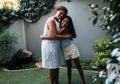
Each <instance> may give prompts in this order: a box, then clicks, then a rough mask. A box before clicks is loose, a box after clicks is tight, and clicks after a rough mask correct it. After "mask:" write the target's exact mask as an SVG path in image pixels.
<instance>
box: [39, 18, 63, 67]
mask: <svg viewBox="0 0 120 84" xmlns="http://www.w3.org/2000/svg"><path fill="white" fill-rule="evenodd" d="M50 19H53V20H54V21H55V24H56V28H57V30H59V25H60V23H59V22H57V21H56V20H55V19H54V18H53V17H50V18H49V19H48V20H47V21H46V24H45V27H44V35H46V36H49V30H48V28H47V24H48V21H49V20H50ZM61 42H62V41H61V40H42V43H41V53H42V66H43V68H46V69H55V68H59V67H60V66H61V65H63V63H64V61H63V49H62V44H61Z"/></svg>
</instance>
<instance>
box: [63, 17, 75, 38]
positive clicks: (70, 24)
mask: <svg viewBox="0 0 120 84" xmlns="http://www.w3.org/2000/svg"><path fill="white" fill-rule="evenodd" d="M64 18H68V19H69V23H68V27H67V28H68V31H69V33H70V34H71V35H72V36H73V37H74V38H76V32H75V29H74V25H73V21H72V18H71V17H70V16H65V17H64ZM64 18H63V19H64ZM63 19H62V20H63Z"/></svg>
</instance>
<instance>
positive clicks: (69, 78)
mask: <svg viewBox="0 0 120 84" xmlns="http://www.w3.org/2000/svg"><path fill="white" fill-rule="evenodd" d="M66 64H67V76H68V84H71V67H72V64H71V60H66Z"/></svg>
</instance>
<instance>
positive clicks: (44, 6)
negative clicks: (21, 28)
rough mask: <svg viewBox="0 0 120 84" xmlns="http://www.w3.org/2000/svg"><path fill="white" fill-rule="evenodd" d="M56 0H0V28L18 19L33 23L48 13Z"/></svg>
mask: <svg viewBox="0 0 120 84" xmlns="http://www.w3.org/2000/svg"><path fill="white" fill-rule="evenodd" d="M55 2H56V0H4V1H3V0H1V1H0V30H2V29H5V27H8V26H9V25H10V24H12V23H13V22H15V21H16V20H18V19H24V20H25V21H27V22H29V23H34V22H36V21H38V20H39V18H40V17H41V16H43V15H45V14H47V13H49V12H50V11H51V10H52V9H53V7H54V4H55Z"/></svg>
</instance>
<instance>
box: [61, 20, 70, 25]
mask: <svg viewBox="0 0 120 84" xmlns="http://www.w3.org/2000/svg"><path fill="white" fill-rule="evenodd" d="M68 23H69V19H68V18H64V19H63V20H62V22H61V26H62V27H66V26H67V25H68Z"/></svg>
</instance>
